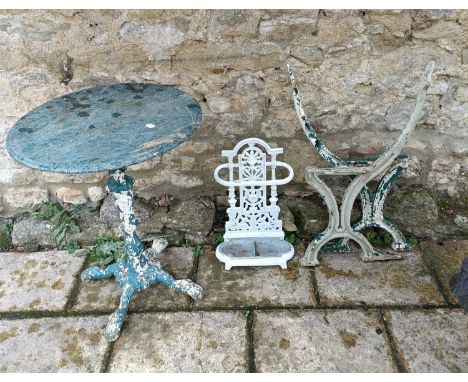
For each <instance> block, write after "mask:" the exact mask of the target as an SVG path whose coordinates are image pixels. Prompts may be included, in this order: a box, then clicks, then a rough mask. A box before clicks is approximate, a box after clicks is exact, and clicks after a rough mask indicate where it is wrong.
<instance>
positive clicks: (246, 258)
mask: <svg viewBox="0 0 468 382" xmlns="http://www.w3.org/2000/svg"><path fill="white" fill-rule="evenodd" d="M241 149H242V151H241ZM240 151H241V152H240ZM239 152H240V153H239ZM282 153H283V149H282V148H271V147H270V146H268V144H267V143H266V142H264V141H262V140H261V139H258V138H248V139H244V140H242V141H240V142H239V143H238V144H237V145H236V147H234V149H233V150H223V151H222V155H223V156H225V157H227V158H228V163H225V164H222V165H220V166H218V167H217V168H216V170H215V172H214V177H215V179H216V181H217V182H218V183H220V184H222V185H223V186H226V187H228V190H229V206H230V207H229V208H228V210H227V213H228V217H229V220H228V221H227V222H226V232H225V234H224V240H225V241H224V243H222V244H220V245H219V246H218V247H217V248H216V257H217V258H218V259H219V260H220V261H222V262H223V263H225V268H226V269H227V270H228V269H231V267H233V266H270V265H279V266H280V267H281V268H287V265H286V262H287V261H288V260H289V259H290V258H291V257H292V256H293V255H294V247H293V246H292V245H291V244H290V243H288V242H287V241H285V240H284V232H283V229H282V222H281V220H280V219H279V212H280V208H279V207H278V205H277V202H278V197H277V186H279V185H282V184H286V183H288V182H289V181H290V180H291V179H292V177H293V175H294V172H293V169H292V168H291V166H289V165H288V164H286V163H283V162H280V161H277V160H276V156H277V155H278V154H282ZM236 156H237V158H236ZM268 156H269V158H270V159H269V160H268ZM236 159H237V160H236ZM278 167H283V168H286V169H287V170H288V173H289V174H288V176H287V177H286V178H284V179H276V169H277V168H278ZM223 169H227V170H228V172H229V180H223V179H221V178H220V176H219V172H220V171H221V170H223ZM268 170H270V171H268ZM268 173H270V179H268ZM268 186H269V187H270V193H269V197H268V191H267V187H268ZM236 187H238V188H239V203H238V200H237V199H236V192H235V190H236Z"/></svg>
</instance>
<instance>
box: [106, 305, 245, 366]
mask: <svg viewBox="0 0 468 382" xmlns="http://www.w3.org/2000/svg"><path fill="white" fill-rule="evenodd" d="M243 314H244V313H243V312H174V313H156V314H133V315H130V316H129V317H128V325H126V328H125V330H124V331H123V332H122V334H121V336H120V338H119V340H118V341H117V342H116V343H115V347H114V352H113V355H112V361H111V365H110V371H111V372H139V373H141V372H172V373H174V372H179V373H180V372H183V373H196V372H205V373H216V372H218V373H219V372H224V373H227V372H230V373H232V372H246V371H247V364H246V354H245V352H246V343H245V342H246V332H245V328H246V324H245V319H244V316H243Z"/></svg>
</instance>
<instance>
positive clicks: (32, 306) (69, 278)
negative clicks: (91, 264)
mask: <svg viewBox="0 0 468 382" xmlns="http://www.w3.org/2000/svg"><path fill="white" fill-rule="evenodd" d="M0 259H1V262H2V267H1V268H0V311H2V312H5V311H12V312H14V311H40V310H49V311H51V310H53V311H57V310H62V309H63V308H64V307H65V304H66V302H67V299H68V296H69V294H70V292H71V290H72V288H73V281H74V280H75V278H76V277H77V274H78V272H79V270H80V269H81V267H82V265H83V263H84V261H85V260H86V259H85V258H83V257H81V258H78V257H75V256H73V255H71V254H69V253H68V252H66V251H51V252H38V253H31V254H24V253H15V252H7V253H0ZM54 286H55V287H54ZM58 286H60V287H58ZM0 359H1V357H0Z"/></svg>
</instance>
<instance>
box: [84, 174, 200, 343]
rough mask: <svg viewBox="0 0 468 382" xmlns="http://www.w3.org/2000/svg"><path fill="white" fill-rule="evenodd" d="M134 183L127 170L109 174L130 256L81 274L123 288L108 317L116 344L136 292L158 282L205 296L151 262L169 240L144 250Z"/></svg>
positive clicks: (111, 338)
mask: <svg viewBox="0 0 468 382" xmlns="http://www.w3.org/2000/svg"><path fill="white" fill-rule="evenodd" d="M133 184H134V180H133V178H132V177H130V176H128V175H126V174H125V169H120V170H115V171H111V172H110V176H109V180H108V181H107V187H106V189H107V190H108V191H109V192H112V194H113V196H114V199H115V202H116V204H117V207H118V209H119V214H120V218H121V220H122V225H121V229H122V233H123V235H124V239H125V250H126V254H127V256H126V257H125V259H124V260H122V261H120V262H118V263H115V264H112V265H109V266H108V267H107V268H106V269H102V268H99V267H97V266H91V267H89V268H88V269H86V270H85V271H83V273H82V274H81V279H82V280H83V281H90V280H100V279H105V278H110V277H112V276H113V277H115V280H116V281H117V283H118V284H119V285H120V287H121V288H122V295H121V297H120V303H119V306H118V308H117V309H116V310H115V312H114V313H112V315H111V316H110V317H109V322H108V324H107V327H106V330H105V337H106V339H107V340H109V341H115V340H116V339H117V338H118V337H119V335H120V330H121V328H122V325H123V322H124V320H125V315H126V314H127V311H128V308H129V305H130V300H131V299H132V296H133V294H134V293H136V292H139V291H141V290H143V289H146V288H148V287H149V286H151V285H153V284H155V283H161V284H163V285H165V286H167V287H168V288H171V289H174V290H176V291H178V292H182V293H185V294H188V295H189V296H190V297H192V298H193V299H199V298H201V297H202V294H203V289H202V288H201V287H200V286H199V285H197V284H195V283H194V282H192V281H191V280H188V279H184V280H176V279H174V278H173V277H172V276H171V275H170V274H169V273H167V272H166V271H165V270H164V269H163V268H162V267H161V265H160V264H159V263H158V262H154V261H152V257H154V255H155V254H158V253H159V252H161V251H162V250H164V248H166V247H167V241H166V240H164V239H161V240H159V241H157V242H156V243H155V244H156V245H153V248H150V249H147V250H146V251H144V250H143V245H142V243H141V240H140V237H139V236H138V234H137V233H136V228H137V226H138V224H139V221H138V219H137V218H136V216H135V212H134V210H133V202H132V201H133Z"/></svg>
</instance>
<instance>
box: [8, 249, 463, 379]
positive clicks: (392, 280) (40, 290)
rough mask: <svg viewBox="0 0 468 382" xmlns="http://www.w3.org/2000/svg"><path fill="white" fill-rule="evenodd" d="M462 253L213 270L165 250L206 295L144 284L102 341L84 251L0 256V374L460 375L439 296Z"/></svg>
mask: <svg viewBox="0 0 468 382" xmlns="http://www.w3.org/2000/svg"><path fill="white" fill-rule="evenodd" d="M296 251H297V252H298V253H299V256H300V255H302V253H303V248H301V247H300V246H299V247H297V248H296ZM467 254H468V241H457V242H448V243H445V245H444V246H438V245H436V244H435V243H429V242H427V243H423V244H422V245H421V249H419V250H418V251H415V253H413V254H407V255H405V258H404V259H403V260H401V261H394V262H382V263H362V262H361V261H360V260H359V258H358V257H357V255H356V254H349V255H326V256H324V257H323V258H322V259H321V264H320V266H319V267H318V268H316V269H315V270H311V269H307V268H302V267H300V266H299V265H298V262H297V257H296V258H294V259H293V260H292V261H290V262H289V268H288V270H280V269H279V268H233V269H232V270H231V271H224V270H223V267H222V264H220V263H219V262H218V261H217V260H216V258H215V256H214V254H213V253H205V254H204V255H201V256H199V257H194V255H193V254H192V252H191V250H190V249H188V248H172V249H170V250H168V251H167V253H166V256H165V258H164V265H165V266H166V268H167V269H168V270H169V271H170V272H171V273H173V274H174V275H175V276H176V277H178V278H186V277H190V278H192V279H194V280H196V281H197V282H198V283H199V284H201V285H202V286H203V287H204V288H205V297H204V298H203V300H199V301H196V302H194V301H192V300H191V299H190V298H188V297H186V296H184V295H180V294H177V293H176V292H174V291H171V290H168V289H166V288H164V287H162V286H160V285H159V286H154V287H152V288H151V289H149V290H147V291H144V292H142V293H141V294H139V295H138V296H137V297H136V298H135V299H134V300H133V302H132V307H131V314H129V316H128V318H127V321H126V323H125V324H124V329H123V332H122V335H121V337H120V338H119V339H118V340H117V341H116V342H115V343H112V344H110V343H107V342H106V341H105V340H104V338H103V336H102V332H103V329H104V327H105V325H106V322H107V316H108V314H109V313H110V312H112V310H113V308H114V307H115V306H116V304H117V301H118V297H119V289H118V287H117V285H116V284H115V283H114V282H113V281H107V280H106V281H96V282H91V283H82V282H81V281H80V280H79V278H78V275H79V273H80V272H81V270H82V269H84V268H85V267H86V266H87V263H86V259H85V258H80V257H76V256H72V255H69V254H68V253H66V252H57V251H55V252H42V253H29V254H25V253H0V371H3V372H5V371H10V372H15V371H31V372H46V371H55V372H60V371H76V372H79V371H85V372H86V371H92V372H98V371H102V372H132V371H146V372H156V371H168V372H169V371H183V372H247V371H258V372H286V371H289V372H322V371H323V372H353V371H360V372H371V371H373V372H392V371H395V372H397V371H400V372H405V371H414V372H468V315H466V314H464V313H463V311H462V310H461V309H460V308H459V307H458V306H457V305H456V298H455V296H453V295H452V294H451V293H450V291H449V290H448V280H449V278H450V276H451V275H452V274H453V273H454V272H455V271H457V270H458V268H459V266H460V261H461V259H462V257H463V256H466V255H467Z"/></svg>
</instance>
